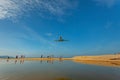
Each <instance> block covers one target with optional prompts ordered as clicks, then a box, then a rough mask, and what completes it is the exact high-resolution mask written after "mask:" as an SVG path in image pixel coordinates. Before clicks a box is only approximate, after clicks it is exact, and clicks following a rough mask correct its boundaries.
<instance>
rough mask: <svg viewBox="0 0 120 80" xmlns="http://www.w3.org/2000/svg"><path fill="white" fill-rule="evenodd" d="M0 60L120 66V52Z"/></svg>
mask: <svg viewBox="0 0 120 80" xmlns="http://www.w3.org/2000/svg"><path fill="white" fill-rule="evenodd" d="M0 60H24V61H56V60H57V61H64V60H70V61H73V62H76V63H80V64H89V65H98V66H111V67H120V54H118V55H97V56H75V57H72V58H18V59H16V58H10V59H7V58H0Z"/></svg>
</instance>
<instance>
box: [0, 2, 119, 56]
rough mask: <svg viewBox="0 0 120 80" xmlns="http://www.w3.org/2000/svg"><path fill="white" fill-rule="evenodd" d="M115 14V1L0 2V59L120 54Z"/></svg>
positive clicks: (116, 4) (116, 12)
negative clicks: (20, 56)
mask: <svg viewBox="0 0 120 80" xmlns="http://www.w3.org/2000/svg"><path fill="white" fill-rule="evenodd" d="M119 10H120V1H119V0H0V55H11V56H14V55H17V54H19V55H21V54H24V55H26V56H40V55H41V54H44V55H52V54H53V55H56V56H69V57H71V56H75V55H97V54H110V53H116V52H120V35H119V34H120V11H119ZM60 35H62V36H63V38H64V39H68V40H69V42H62V43H59V42H54V40H56V39H58V38H59V36H60Z"/></svg>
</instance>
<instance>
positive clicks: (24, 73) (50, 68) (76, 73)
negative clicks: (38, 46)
mask: <svg viewBox="0 0 120 80" xmlns="http://www.w3.org/2000/svg"><path fill="white" fill-rule="evenodd" d="M0 80H120V68H118V67H103V66H95V65H87V64H80V63H75V62H72V61H23V60H21V61H19V60H16V61H15V60H9V61H6V60H0Z"/></svg>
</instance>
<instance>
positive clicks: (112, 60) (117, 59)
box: [73, 54, 120, 67]
mask: <svg viewBox="0 0 120 80" xmlns="http://www.w3.org/2000/svg"><path fill="white" fill-rule="evenodd" d="M73 61H74V62H77V63H82V64H91V65H98V66H111V67H120V54H116V55H111V54H110V55H97V56H75V57H73Z"/></svg>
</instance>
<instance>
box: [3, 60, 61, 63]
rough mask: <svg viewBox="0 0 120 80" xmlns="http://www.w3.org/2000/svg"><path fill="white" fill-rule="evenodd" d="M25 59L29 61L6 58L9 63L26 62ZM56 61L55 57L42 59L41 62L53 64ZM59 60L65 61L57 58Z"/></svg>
mask: <svg viewBox="0 0 120 80" xmlns="http://www.w3.org/2000/svg"><path fill="white" fill-rule="evenodd" d="M1 60H3V61H4V60H6V59H1ZM25 61H27V60H24V59H7V60H6V62H7V63H8V62H14V63H15V64H17V63H19V64H24V62H25ZM54 61H56V60H53V59H48V60H44V59H43V60H40V63H41V64H42V63H50V64H53V63H54ZM57 61H58V62H60V63H62V62H63V60H61V59H60V60H57Z"/></svg>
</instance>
